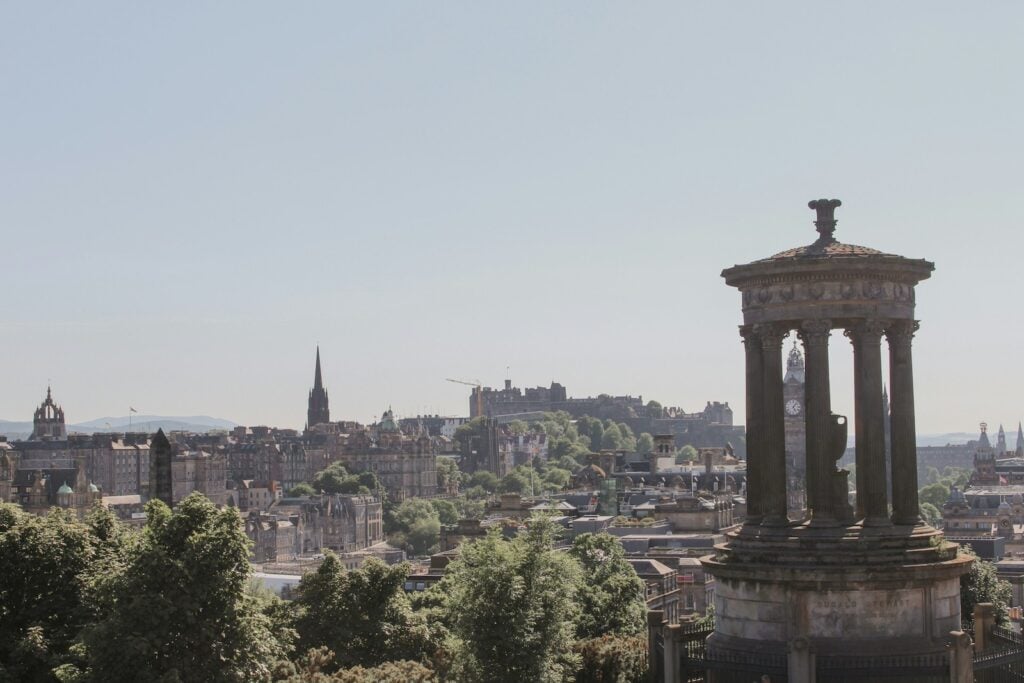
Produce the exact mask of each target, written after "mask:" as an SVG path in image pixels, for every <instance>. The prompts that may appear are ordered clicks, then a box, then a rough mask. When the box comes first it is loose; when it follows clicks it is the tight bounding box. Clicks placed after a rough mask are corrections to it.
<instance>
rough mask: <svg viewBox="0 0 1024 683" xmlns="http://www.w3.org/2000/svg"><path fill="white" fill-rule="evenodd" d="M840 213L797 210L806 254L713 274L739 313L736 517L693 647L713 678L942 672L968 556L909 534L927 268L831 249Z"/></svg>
mask: <svg viewBox="0 0 1024 683" xmlns="http://www.w3.org/2000/svg"><path fill="white" fill-rule="evenodd" d="M840 204H841V203H840V201H839V200H837V199H818V200H814V201H812V202H810V204H809V206H810V208H811V209H813V210H815V212H816V213H817V220H816V221H815V223H814V224H815V227H816V228H817V230H818V233H819V237H818V239H817V240H816V241H815V242H814V243H813V244H811V245H809V246H805V247H798V248H796V249H790V250H788V251H783V252H781V253H779V254H776V255H775V256H772V257H770V258H767V259H763V260H760V261H754V262H752V263H748V264H745V265H738V266H733V267H732V268H727V269H726V270H724V271H723V272H722V276H723V277H724V278H725V281H726V283H727V284H728V285H730V286H732V287H736V288H738V289H739V290H740V293H741V295H742V302H743V304H742V305H743V325H742V326H741V327H740V334H741V336H742V337H743V343H744V347H745V355H746V404H747V454H748V455H747V506H748V515H747V519H746V522H745V524H744V525H743V526H742V528H740V529H739V530H737V531H733V532H731V533H729V534H728V535H727V539H726V542H725V543H723V544H721V545H719V546H717V547H716V548H715V553H714V554H713V555H710V556H708V557H705V558H703V560H702V561H703V563H704V566H705V568H706V569H707V570H708V572H710V573H711V574H713V575H714V577H715V579H716V595H715V609H716V613H715V618H716V622H715V632H714V633H713V634H712V635H711V636H710V638H709V639H708V641H707V646H706V648H707V649H706V660H707V663H708V666H709V667H710V670H709V674H710V678H709V680H712V681H719V682H732V681H743V682H744V683H748V682H749V681H750V680H757V675H768V676H769V677H770V680H772V681H783V680H788V681H789V683H804V682H805V681H814V680H817V681H827V680H843V681H862V682H863V683H867V682H868V681H875V680H885V681H918V680H934V679H932V678H929V677H928V676H929V675H930V674H934V675H939V672H940V671H941V670H942V668H943V667H946V668H947V669H948V658H947V656H946V647H947V641H948V639H949V634H950V632H951V631H957V630H959V629H960V582H959V578H960V575H961V574H963V573H965V572H966V571H968V569H969V568H970V564H971V560H970V559H968V558H965V557H961V556H959V555H958V553H957V546H956V545H955V544H952V543H949V542H947V541H945V539H944V538H943V536H942V533H941V532H940V531H938V530H936V529H933V528H932V527H930V526H927V525H926V524H924V523H923V522H922V520H921V518H920V516H919V507H918V498H917V459H916V446H915V427H914V380H913V370H912V361H911V356H912V354H911V351H912V345H911V341H912V339H913V336H914V333H915V332H916V331H917V329H918V323H917V321H916V320H915V319H914V301H915V287H916V285H917V284H918V283H919V282H920V281H922V280H924V279H926V278H928V277H929V276H930V275H931V273H932V270H933V269H934V264H932V263H930V262H928V261H925V260H916V259H909V258H905V257H902V256H895V255H892V254H885V253H882V252H879V251H876V250H874V249H868V248H865V247H859V246H855V245H850V244H843V243H840V242H838V241H837V240H836V239H835V237H834V232H835V228H836V220H835V218H834V212H835V209H836V208H838V207H839V206H840ZM794 330H795V331H796V335H797V337H798V338H799V340H800V342H801V343H802V345H803V352H804V362H805V368H804V373H805V377H804V380H805V399H806V400H805V406H804V410H805V415H806V437H805V438H806V449H805V451H806V452H805V457H806V482H807V483H806V503H807V514H806V516H805V517H804V518H803V519H800V520H791V519H790V517H789V515H788V513H787V471H786V470H787V467H786V453H785V429H784V420H785V405H784V387H783V368H782V345H783V340H784V339H785V338H786V337H787V336H788V335H789V333H790V332H791V331H794ZM833 330H842V331H843V333H844V335H845V336H846V337H847V338H848V339H849V341H850V343H851V344H852V347H853V348H852V350H853V354H852V355H853V368H854V376H855V377H854V398H855V402H854V405H855V413H856V414H855V416H854V420H853V432H854V435H855V439H856V477H855V479H856V481H855V482H854V483H855V486H854V487H853V488H854V489H855V490H856V495H855V496H851V494H850V487H849V485H848V474H849V473H848V472H847V471H846V470H842V469H838V468H837V466H836V461H837V460H838V459H839V458H840V457H841V456H842V454H843V450H844V449H845V446H846V438H847V426H848V425H847V419H846V417H844V416H841V415H835V414H834V413H833V412H832V406H831V390H830V385H829V347H828V345H829V342H830V340H831V339H832V336H831V333H832V331H833ZM883 337H884V338H885V339H886V341H887V342H888V350H889V386H890V391H891V406H892V408H891V410H892V416H891V421H892V423H891V430H892V433H891V448H892V477H891V478H892V498H891V500H890V499H889V495H888V492H887V485H886V481H887V473H886V457H885V434H884V424H885V419H886V416H885V415H884V409H883V405H884V404H883V397H882V392H883V378H882V355H881V354H882V350H881V341H882V338H883ZM851 497H852V498H853V500H854V503H853V504H852V505H851V503H850V501H851ZM890 504H891V508H890ZM840 672H841V673H840ZM752 674H755V675H754V676H752Z"/></svg>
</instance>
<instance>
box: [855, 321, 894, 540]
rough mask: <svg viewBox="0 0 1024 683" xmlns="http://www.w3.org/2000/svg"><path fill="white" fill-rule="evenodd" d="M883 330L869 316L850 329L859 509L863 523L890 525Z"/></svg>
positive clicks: (880, 325) (882, 326) (879, 323)
mask: <svg viewBox="0 0 1024 683" xmlns="http://www.w3.org/2000/svg"><path fill="white" fill-rule="evenodd" d="M884 329H885V328H884V325H883V324H882V323H881V322H880V321H878V320H873V319H868V320H863V321H861V322H859V323H857V324H856V325H854V326H853V327H852V328H851V329H849V330H847V332H848V333H849V335H850V338H851V340H852V341H853V348H854V366H855V367H854V374H855V383H854V384H855V388H854V391H855V393H856V396H855V402H856V405H857V510H858V512H860V511H861V510H863V514H864V526H889V525H890V524H891V523H892V522H890V520H889V501H888V497H887V496H886V492H885V489H886V484H885V480H886V477H885V409H884V406H883V405H882V353H881V341H882V332H883V331H884ZM862 440H863V442H864V443H863V447H862V446H861V441H862ZM862 470H863V472H862ZM861 485H863V487H864V489H863V490H861V488H860V487H861ZM862 499H863V504H862V503H861V500H862Z"/></svg>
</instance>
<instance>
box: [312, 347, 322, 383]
mask: <svg viewBox="0 0 1024 683" xmlns="http://www.w3.org/2000/svg"><path fill="white" fill-rule="evenodd" d="M323 388H324V378H323V376H322V375H321V374H320V345H319V344H317V345H316V374H314V375H313V390H314V391H316V390H318V389H323Z"/></svg>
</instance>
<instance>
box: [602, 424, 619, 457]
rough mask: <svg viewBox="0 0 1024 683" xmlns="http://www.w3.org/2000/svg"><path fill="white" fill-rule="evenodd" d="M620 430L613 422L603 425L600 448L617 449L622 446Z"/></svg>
mask: <svg viewBox="0 0 1024 683" xmlns="http://www.w3.org/2000/svg"><path fill="white" fill-rule="evenodd" d="M622 441H623V439H622V430H620V429H619V426H618V425H617V424H615V423H614V422H610V423H609V424H607V425H605V427H604V433H603V434H602V436H601V448H604V449H606V450H614V451H617V450H619V449H621V448H622Z"/></svg>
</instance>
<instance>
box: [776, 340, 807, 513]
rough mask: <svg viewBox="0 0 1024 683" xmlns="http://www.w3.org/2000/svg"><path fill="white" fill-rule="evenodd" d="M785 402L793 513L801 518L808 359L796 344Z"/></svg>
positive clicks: (785, 382) (789, 364)
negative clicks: (805, 378)
mask: <svg viewBox="0 0 1024 683" xmlns="http://www.w3.org/2000/svg"><path fill="white" fill-rule="evenodd" d="M782 400H783V401H785V403H784V406H785V411H786V417H785V427H784V429H785V432H786V467H787V468H788V471H789V476H788V478H787V486H786V489H787V495H788V498H789V503H788V505H789V511H790V513H791V514H792V515H793V516H795V517H800V516H801V515H802V514H803V511H804V508H805V507H806V500H805V497H804V486H805V479H806V470H807V451H806V441H807V436H806V434H807V430H806V422H805V421H804V410H805V408H804V402H805V400H804V356H803V354H802V353H800V349H798V348H797V343H796V341H795V340H794V341H793V348H792V349H790V352H789V358H788V360H787V361H786V376H785V378H784V379H783V380H782Z"/></svg>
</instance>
